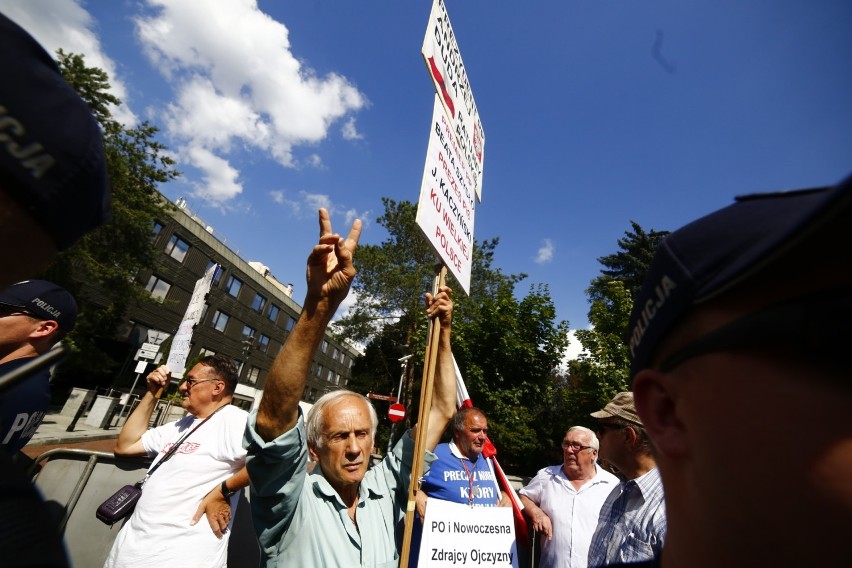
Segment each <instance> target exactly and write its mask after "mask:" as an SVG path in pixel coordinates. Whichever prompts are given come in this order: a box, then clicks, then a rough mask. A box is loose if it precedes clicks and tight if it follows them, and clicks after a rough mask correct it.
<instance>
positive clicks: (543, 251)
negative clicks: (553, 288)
mask: <svg viewBox="0 0 852 568" xmlns="http://www.w3.org/2000/svg"><path fill="white" fill-rule="evenodd" d="M555 251H556V245H554V244H553V241H551V240H550V239H544V244H543V245H542V246H541V248H539V249H538V252H537V253H536V256H535V263H536V264H546V263H548V262H550V261H551V260H553V253H554V252H555Z"/></svg>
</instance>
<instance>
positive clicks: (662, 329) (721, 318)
mask: <svg viewBox="0 0 852 568" xmlns="http://www.w3.org/2000/svg"><path fill="white" fill-rule="evenodd" d="M850 227H852V178H850V179H847V180H846V181H844V182H842V183H841V184H839V185H838V186H836V187H834V188H831V189H828V188H822V189H814V190H802V191H795V192H785V193H776V194H763V195H752V196H747V197H744V198H738V200H737V201H736V202H735V203H734V204H733V205H730V206H728V207H725V208H724V209H721V210H719V211H716V212H714V213H711V214H710V215H708V216H706V217H703V218H701V219H699V220H697V221H694V222H692V223H690V224H689V225H686V226H685V227H683V228H681V229H679V230H677V231H675V232H674V233H672V234H671V235H669V236H668V237H667V238H666V239H665V240H664V241H663V242H662V243H661V244H660V246H659V248H658V250H657V252H656V255H655V258H654V260H653V263H652V265H651V269H650V272H649V276H648V279H647V280H646V282H645V286H644V288H643V290H642V292H641V294H640V296H639V297H638V301H637V302H636V304H635V307H634V312H633V314H632V317H631V327H630V350H631V354H632V368H631V377H632V380H633V393H634V398H635V402H636V409H637V411H638V413H639V416H640V417H641V419H642V423H643V424H644V425H645V428H646V430H647V431H648V435H649V436H650V438H651V441H652V442H653V444H654V448H655V455H656V459H657V464H658V467H659V469H660V475H661V477H662V480H663V485H664V487H665V492H666V507H667V517H668V534H667V535H666V542H665V546H664V547H663V552H662V555H661V564H662V565H663V566H665V567H666V568H680V567H687V566H688V567H690V568H702V567H710V566H713V567H716V566H727V567H740V566H742V567H746V566H749V567H750V566H852V548H850V547H849V546H847V545H846V544H845V543H846V542H847V540H848V538H849V535H850V534H852V420H850V408H852V381H850V378H852V377H850V363H849V358H848V354H849V345H850V340H852V335H850V331H852V264H850V253H849V246H850V243H851V242H852V241H850ZM647 565H651V564H650V563H648V564H647Z"/></svg>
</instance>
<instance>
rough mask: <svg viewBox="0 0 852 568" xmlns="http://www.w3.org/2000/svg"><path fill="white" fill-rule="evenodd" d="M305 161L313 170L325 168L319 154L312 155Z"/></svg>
mask: <svg viewBox="0 0 852 568" xmlns="http://www.w3.org/2000/svg"><path fill="white" fill-rule="evenodd" d="M305 161H306V162H307V163H308V165H309V166H311V167H312V168H317V169H320V168H322V166H323V164H322V158H321V157H320V156H319V154H311V155H310V156H308V157H307V159H306V160H305Z"/></svg>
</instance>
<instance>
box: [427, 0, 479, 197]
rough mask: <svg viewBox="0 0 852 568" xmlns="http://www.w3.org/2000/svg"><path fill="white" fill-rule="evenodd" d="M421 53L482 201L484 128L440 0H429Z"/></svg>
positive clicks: (450, 26) (473, 185) (477, 195)
mask: <svg viewBox="0 0 852 568" xmlns="http://www.w3.org/2000/svg"><path fill="white" fill-rule="evenodd" d="M421 53H422V54H423V60H424V61H425V62H426V68H427V69H428V70H429V75H430V76H431V77H432V82H433V83H434V84H435V91H436V92H437V93H438V95H439V96H440V100H441V101H442V102H443V104H444V106H445V107H446V109H447V114H448V116H449V117H450V123H451V125H452V127H451V128H450V130H451V131H452V132H453V133H454V134H455V135H456V137H457V140H458V144H459V149H460V151H461V155H462V158H463V159H464V161H465V163H466V164H467V167H468V169H469V170H470V177H471V184H470V187H471V189H472V190H473V191H474V192H475V193H476V197H477V198H478V199H479V200H480V201H482V166H483V159H484V148H485V131H484V130H483V129H482V122H481V121H480V120H479V111H478V110H477V109H476V102H475V101H474V100H473V91H471V89H470V81H468V78H467V71H465V68H464V63H462V58H461V51H460V50H459V44H458V43H457V42H456V35H455V33H453V27H452V25H450V16H449V15H448V14H447V7H446V5H445V4H444V0H433V3H432V12H431V13H430V14H429V25H428V26H427V28H426V36H425V37H424V38H423V47H422V48H421Z"/></svg>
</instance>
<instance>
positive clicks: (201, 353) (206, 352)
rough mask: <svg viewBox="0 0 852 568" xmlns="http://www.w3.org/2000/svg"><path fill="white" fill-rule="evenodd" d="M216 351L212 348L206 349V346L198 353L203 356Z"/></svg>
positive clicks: (213, 353)
mask: <svg viewBox="0 0 852 568" xmlns="http://www.w3.org/2000/svg"><path fill="white" fill-rule="evenodd" d="M215 354H216V352H215V351H211V350H210V349H205V348H204V347H202V348H201V350H200V351H199V352H198V355H199V356H201V357H207V356H208V355H215Z"/></svg>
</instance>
